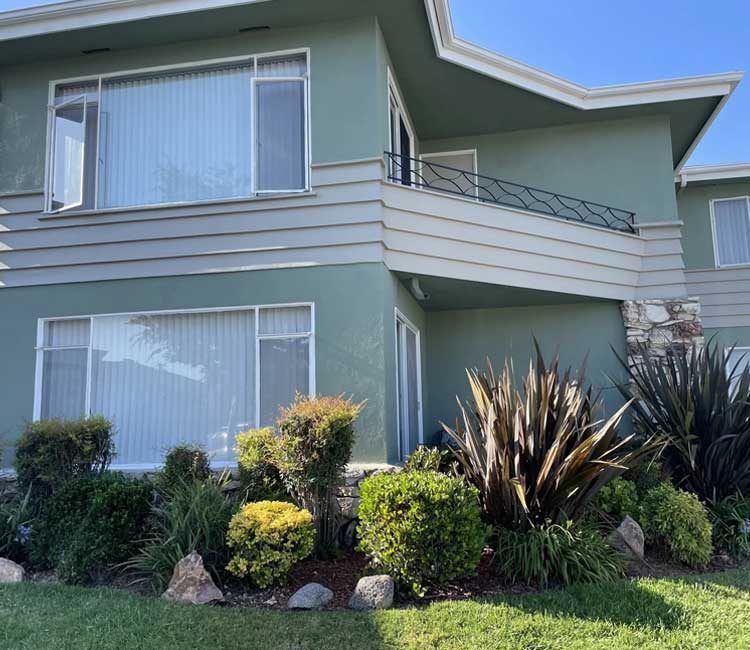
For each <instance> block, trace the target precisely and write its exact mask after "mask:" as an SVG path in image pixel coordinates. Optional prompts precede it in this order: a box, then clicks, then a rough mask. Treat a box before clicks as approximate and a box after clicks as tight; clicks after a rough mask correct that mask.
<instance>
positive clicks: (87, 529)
mask: <svg viewBox="0 0 750 650" xmlns="http://www.w3.org/2000/svg"><path fill="white" fill-rule="evenodd" d="M152 493H153V490H152V488H151V486H150V485H149V484H148V483H146V482H144V481H139V480H135V479H128V478H125V477H124V476H123V475H122V474H118V473H114V472H112V473H109V472H108V473H106V474H103V475H101V476H96V477H91V478H84V479H80V480H77V481H70V482H68V483H66V484H65V485H64V486H62V487H61V488H60V489H59V490H58V491H57V492H56V493H55V494H54V495H53V496H52V497H51V498H50V499H49V501H48V502H47V503H46V504H45V506H44V509H43V510H42V513H41V516H40V518H39V520H38V524H37V525H38V529H35V530H34V534H33V536H32V544H31V558H32V560H33V561H34V562H35V563H36V564H38V565H41V566H52V567H54V568H55V569H57V572H58V575H59V577H60V578H61V579H62V580H64V581H66V582H71V583H86V582H90V581H91V580H93V579H96V578H97V576H98V574H100V573H101V572H103V571H105V570H107V569H109V568H111V567H112V566H113V565H115V564H118V563H120V562H122V561H123V560H125V559H127V558H128V557H129V556H130V554H131V553H132V552H133V549H134V548H135V545H136V540H138V539H139V538H141V537H142V536H143V533H144V530H145V527H146V524H147V520H148V514H149V506H150V504H151V499H152Z"/></svg>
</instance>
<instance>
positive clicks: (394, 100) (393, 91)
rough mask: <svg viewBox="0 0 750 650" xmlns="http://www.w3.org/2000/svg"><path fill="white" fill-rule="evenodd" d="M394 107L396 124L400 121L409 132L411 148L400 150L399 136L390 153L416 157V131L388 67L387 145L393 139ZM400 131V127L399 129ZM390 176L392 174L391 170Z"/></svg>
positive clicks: (394, 78) (389, 144)
mask: <svg viewBox="0 0 750 650" xmlns="http://www.w3.org/2000/svg"><path fill="white" fill-rule="evenodd" d="M394 105H395V107H396V109H397V111H398V123H399V124H398V125H399V127H400V125H401V123H403V125H404V126H405V127H406V132H407V133H408V134H409V141H410V142H411V150H410V151H409V152H408V153H407V154H404V153H403V152H402V151H401V138H400V137H399V138H397V139H396V142H395V144H396V146H395V147H393V148H394V149H396V151H391V153H392V154H394V155H396V156H403V155H407V156H408V157H409V158H416V155H415V152H416V151H417V138H416V136H415V133H416V131H415V130H414V125H413V123H412V121H411V116H410V115H409V111H408V109H407V108H406V102H405V101H404V98H403V97H402V95H401V91H400V90H399V87H398V83H397V82H396V77H395V76H394V74H393V71H392V70H391V68H390V67H389V68H388V96H387V104H386V106H387V108H388V113H387V114H388V146H389V147H391V140H392V139H393V134H394V128H395V126H396V125H395V124H394V123H393V119H392V117H393V111H392V110H391V108H392V106H394ZM399 131H400V129H399ZM390 176H393V173H392V170H391V174H390Z"/></svg>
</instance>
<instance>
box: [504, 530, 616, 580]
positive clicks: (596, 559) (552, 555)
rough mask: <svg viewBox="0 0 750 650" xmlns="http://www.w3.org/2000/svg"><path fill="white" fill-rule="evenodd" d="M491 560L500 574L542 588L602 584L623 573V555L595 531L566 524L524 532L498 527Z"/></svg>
mask: <svg viewBox="0 0 750 650" xmlns="http://www.w3.org/2000/svg"><path fill="white" fill-rule="evenodd" d="M493 560H494V563H495V567H496V570H497V572H498V573H499V574H500V575H502V576H504V577H506V578H508V579H510V580H512V581H513V582H517V581H521V582H525V583H530V584H536V585H540V586H542V587H546V586H547V585H548V584H550V583H561V584H564V585H570V584H574V583H579V582H606V581H611V580H613V579H615V578H617V577H618V576H620V575H621V574H622V571H623V556H622V555H621V554H620V553H619V552H618V551H617V550H616V549H614V548H613V547H612V546H610V545H609V544H608V543H607V542H606V541H605V540H604V538H603V537H602V536H601V535H600V534H599V532H598V531H597V530H595V529H593V528H590V527H588V526H573V524H572V522H570V521H568V522H566V523H565V524H563V525H560V524H550V523H547V524H542V525H541V526H532V527H530V528H529V529H527V530H524V531H517V530H510V529H506V528H499V529H498V530H497V534H496V541H495V553H494V555H493Z"/></svg>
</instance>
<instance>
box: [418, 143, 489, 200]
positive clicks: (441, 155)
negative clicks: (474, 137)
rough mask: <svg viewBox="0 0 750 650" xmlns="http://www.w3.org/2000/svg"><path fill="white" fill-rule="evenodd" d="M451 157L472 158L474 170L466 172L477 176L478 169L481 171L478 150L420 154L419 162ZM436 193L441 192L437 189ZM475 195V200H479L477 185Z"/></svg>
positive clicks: (426, 188) (427, 188) (428, 188)
mask: <svg viewBox="0 0 750 650" xmlns="http://www.w3.org/2000/svg"><path fill="white" fill-rule="evenodd" d="M451 156H471V164H472V168H471V169H470V170H469V169H467V170H464V171H470V172H471V173H472V174H474V175H475V176H476V175H477V174H478V173H479V171H478V169H479V162H478V159H477V150H476V149H457V150H456V151H436V152H429V153H420V154H419V160H420V162H423V161H424V160H425V158H449V157H451ZM426 162H428V163H429V162H430V161H429V160H427V161H426ZM436 164H438V165H439V164H440V163H439V162H436ZM422 189H425V190H430V189H432V188H430V187H423V188H422ZM435 191H436V192H439V191H440V190H439V189H436V190H435ZM473 194H474V197H475V198H479V188H478V187H476V184H475V187H474V192H473Z"/></svg>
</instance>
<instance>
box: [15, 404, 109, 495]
mask: <svg viewBox="0 0 750 650" xmlns="http://www.w3.org/2000/svg"><path fill="white" fill-rule="evenodd" d="M113 435H114V432H113V427H112V423H111V422H109V420H106V419H105V418H103V417H101V416H95V417H91V418H84V419H81V420H40V421H38V422H30V423H29V424H27V425H26V429H25V431H24V432H23V434H22V435H21V437H20V438H19V440H18V443H17V444H16V458H15V466H16V472H17V474H18V484H19V486H20V488H21V490H23V491H26V490H28V489H31V490H32V501H35V502H38V501H39V500H41V499H43V498H45V497H48V496H49V495H51V494H52V493H53V492H55V490H57V489H59V488H60V487H61V486H62V485H64V484H65V483H66V482H67V481H70V480H72V479H78V478H86V477H91V476H98V475H100V474H102V473H104V472H105V471H106V469H107V467H108V466H109V463H110V461H111V460H112V458H113V456H114V454H115V449H114V443H113V441H112V436H113Z"/></svg>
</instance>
